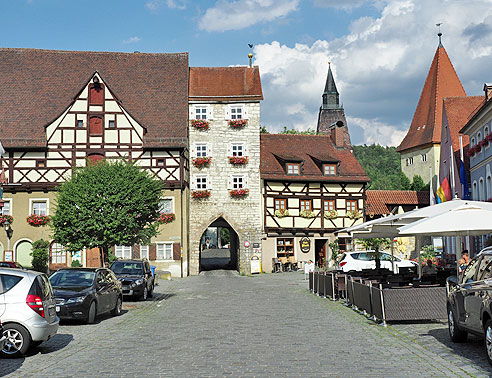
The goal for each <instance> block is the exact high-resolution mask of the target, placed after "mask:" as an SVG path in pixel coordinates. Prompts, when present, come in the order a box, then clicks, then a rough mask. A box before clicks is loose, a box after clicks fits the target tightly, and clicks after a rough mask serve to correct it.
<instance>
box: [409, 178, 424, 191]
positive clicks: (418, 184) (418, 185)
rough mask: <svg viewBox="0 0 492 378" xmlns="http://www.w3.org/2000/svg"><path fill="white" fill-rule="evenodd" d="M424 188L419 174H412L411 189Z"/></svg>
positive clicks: (419, 189) (418, 189)
mask: <svg viewBox="0 0 492 378" xmlns="http://www.w3.org/2000/svg"><path fill="white" fill-rule="evenodd" d="M424 189H425V184H424V180H423V179H422V177H420V176H419V175H415V176H413V180H412V190H416V191H421V190H424Z"/></svg>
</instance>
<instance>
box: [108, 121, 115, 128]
mask: <svg viewBox="0 0 492 378" xmlns="http://www.w3.org/2000/svg"><path fill="white" fill-rule="evenodd" d="M108 126H109V127H110V128H115V127H116V121H114V120H111V121H109V123H108Z"/></svg>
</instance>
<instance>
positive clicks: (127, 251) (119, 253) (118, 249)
mask: <svg viewBox="0 0 492 378" xmlns="http://www.w3.org/2000/svg"><path fill="white" fill-rule="evenodd" d="M114 255H115V256H116V257H118V258H121V259H131V258H132V246H131V245H115V246H114Z"/></svg>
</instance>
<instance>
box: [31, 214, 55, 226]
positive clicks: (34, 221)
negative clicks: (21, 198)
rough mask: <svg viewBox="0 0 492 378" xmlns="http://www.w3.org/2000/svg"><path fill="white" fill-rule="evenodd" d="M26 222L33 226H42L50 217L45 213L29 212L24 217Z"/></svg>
mask: <svg viewBox="0 0 492 378" xmlns="http://www.w3.org/2000/svg"><path fill="white" fill-rule="evenodd" d="M26 221H27V223H29V224H30V225H31V226H33V227H39V226H44V225H45V224H47V223H48V222H49V221H50V217H49V216H47V215H36V214H31V215H29V216H28V217H27V218H26Z"/></svg>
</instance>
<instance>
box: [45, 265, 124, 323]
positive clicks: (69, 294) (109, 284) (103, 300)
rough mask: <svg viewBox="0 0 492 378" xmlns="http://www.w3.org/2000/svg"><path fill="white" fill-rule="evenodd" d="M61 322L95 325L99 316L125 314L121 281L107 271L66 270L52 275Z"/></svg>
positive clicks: (92, 269)
mask: <svg viewBox="0 0 492 378" xmlns="http://www.w3.org/2000/svg"><path fill="white" fill-rule="evenodd" d="M50 282H51V286H53V290H54V292H55V299H56V313H57V315H58V317H59V318H60V319H80V320H84V321H85V322H87V323H93V322H94V320H95V318H96V316H97V315H99V314H103V313H105V312H109V311H111V314H112V315H114V316H117V315H120V314H121V307H122V303H123V292H122V289H121V282H119V281H118V279H117V278H116V277H115V275H114V274H113V272H112V271H111V270H109V269H106V268H63V269H60V270H58V271H56V272H55V273H53V274H52V275H51V276H50Z"/></svg>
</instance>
